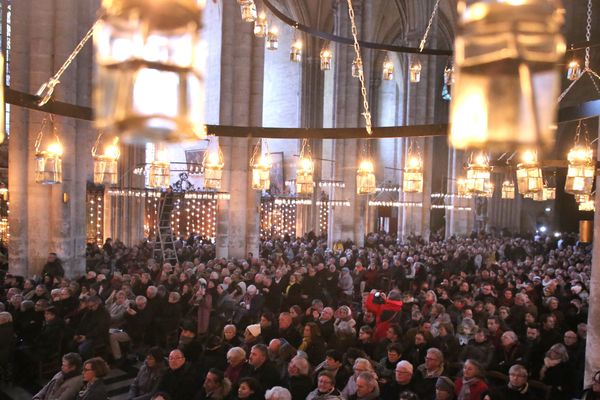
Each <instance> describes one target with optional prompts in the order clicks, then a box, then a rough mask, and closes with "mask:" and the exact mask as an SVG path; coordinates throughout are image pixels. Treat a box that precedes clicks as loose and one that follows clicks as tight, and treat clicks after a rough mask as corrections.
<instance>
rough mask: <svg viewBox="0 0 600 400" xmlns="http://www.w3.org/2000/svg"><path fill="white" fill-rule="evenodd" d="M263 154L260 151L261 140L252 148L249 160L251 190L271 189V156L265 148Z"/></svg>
mask: <svg viewBox="0 0 600 400" xmlns="http://www.w3.org/2000/svg"><path fill="white" fill-rule="evenodd" d="M264 143H265V152H264V153H263V151H262V147H263V146H262V144H263V141H262V139H261V140H259V141H258V143H257V144H256V146H254V153H253V154H252V158H251V159H250V167H251V168H252V189H254V190H269V188H270V187H271V177H270V174H271V165H272V163H271V155H270V154H269V149H268V148H267V147H266V146H267V144H266V143H267V142H266V141H265V142H264Z"/></svg>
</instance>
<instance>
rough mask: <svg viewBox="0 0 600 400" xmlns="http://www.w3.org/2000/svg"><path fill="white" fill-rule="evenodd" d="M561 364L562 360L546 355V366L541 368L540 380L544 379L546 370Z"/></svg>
mask: <svg viewBox="0 0 600 400" xmlns="http://www.w3.org/2000/svg"><path fill="white" fill-rule="evenodd" d="M558 364H560V360H553V359H551V358H550V357H544V366H543V367H542V369H541V370H540V380H544V378H545V377H546V372H548V369H549V368H552V367H556V366H557V365H558Z"/></svg>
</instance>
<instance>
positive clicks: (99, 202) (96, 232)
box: [86, 190, 104, 246]
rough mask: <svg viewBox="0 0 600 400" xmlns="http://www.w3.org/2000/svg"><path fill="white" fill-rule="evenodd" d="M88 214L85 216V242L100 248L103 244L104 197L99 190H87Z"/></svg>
mask: <svg viewBox="0 0 600 400" xmlns="http://www.w3.org/2000/svg"><path fill="white" fill-rule="evenodd" d="M86 198H87V201H86V202H87V206H88V212H87V216H86V231H87V234H86V237H87V242H88V243H92V242H95V243H96V244H98V245H99V246H102V243H103V242H104V196H103V192H102V191H101V190H88V192H87V194H86Z"/></svg>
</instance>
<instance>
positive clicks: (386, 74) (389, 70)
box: [383, 56, 394, 81]
mask: <svg viewBox="0 0 600 400" xmlns="http://www.w3.org/2000/svg"><path fill="white" fill-rule="evenodd" d="M392 79H394V63H393V62H392V61H391V60H390V59H389V58H388V56H386V57H385V60H383V80H385V81H391V80H392Z"/></svg>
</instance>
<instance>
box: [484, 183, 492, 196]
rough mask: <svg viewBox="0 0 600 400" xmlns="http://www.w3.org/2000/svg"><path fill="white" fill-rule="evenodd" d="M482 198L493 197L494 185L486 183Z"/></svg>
mask: <svg viewBox="0 0 600 400" xmlns="http://www.w3.org/2000/svg"><path fill="white" fill-rule="evenodd" d="M483 197H487V198H492V197H494V184H493V183H492V182H488V184H487V185H486V186H485V193H483Z"/></svg>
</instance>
